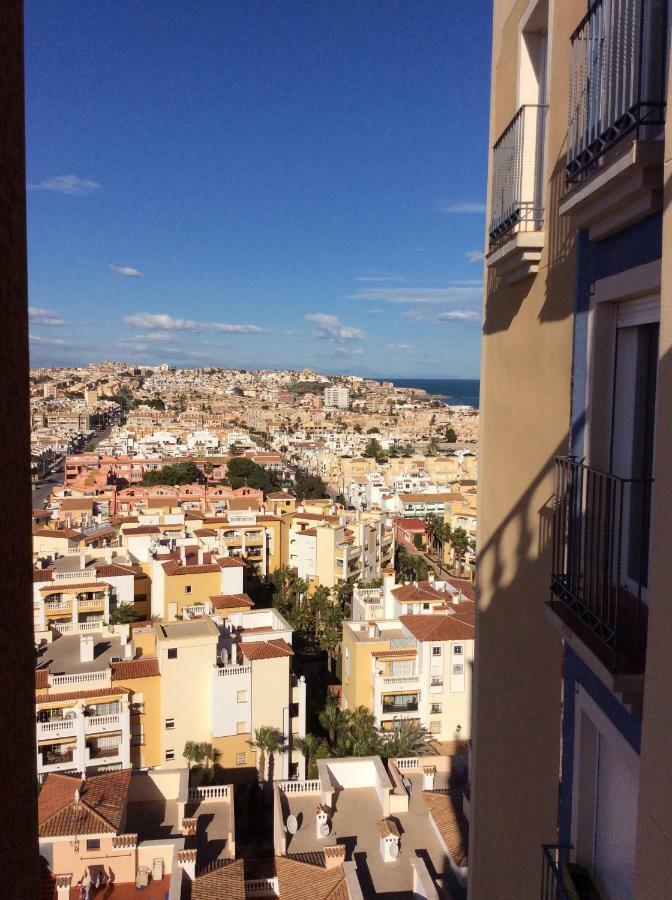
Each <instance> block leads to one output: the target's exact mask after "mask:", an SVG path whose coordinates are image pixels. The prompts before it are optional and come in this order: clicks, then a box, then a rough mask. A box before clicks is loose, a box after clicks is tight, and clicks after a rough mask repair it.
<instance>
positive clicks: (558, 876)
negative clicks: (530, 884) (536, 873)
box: [540, 844, 575, 900]
mask: <svg viewBox="0 0 672 900" xmlns="http://www.w3.org/2000/svg"><path fill="white" fill-rule="evenodd" d="M571 849H572V848H571V847H568V846H563V845H560V844H542V846H541V851H542V857H541V894H540V897H541V900H573V897H574V896H575V895H574V894H573V893H571V894H570V893H569V891H568V890H567V888H566V887H565V884H564V878H563V869H564V867H565V865H566V864H567V862H568V861H569V851H570V850H571Z"/></svg>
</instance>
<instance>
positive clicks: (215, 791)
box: [189, 784, 231, 802]
mask: <svg viewBox="0 0 672 900" xmlns="http://www.w3.org/2000/svg"><path fill="white" fill-rule="evenodd" d="M189 799H190V800H200V801H201V802H203V801H205V800H230V799H231V795H230V788H229V785H228V784H211V785H205V786H202V787H193V788H189Z"/></svg>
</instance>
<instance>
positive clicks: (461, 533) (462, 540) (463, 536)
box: [450, 528, 474, 575]
mask: <svg viewBox="0 0 672 900" xmlns="http://www.w3.org/2000/svg"><path fill="white" fill-rule="evenodd" d="M450 544H451V546H452V548H453V557H454V559H455V563H456V568H457V571H458V574H460V575H461V574H462V571H463V569H464V558H465V556H466V555H467V553H468V551H469V550H473V547H474V544H473V541H472V540H471V539H470V538H469V535H468V534H467V532H466V531H465V530H464V528H455V529H454V530H453V532H452V534H451V535H450Z"/></svg>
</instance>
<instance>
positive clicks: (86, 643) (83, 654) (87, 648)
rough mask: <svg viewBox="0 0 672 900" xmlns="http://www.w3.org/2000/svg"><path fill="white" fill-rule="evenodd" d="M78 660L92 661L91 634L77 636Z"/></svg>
mask: <svg viewBox="0 0 672 900" xmlns="http://www.w3.org/2000/svg"><path fill="white" fill-rule="evenodd" d="M79 661H80V662H83V663H85V662H93V635H92V634H80V636H79Z"/></svg>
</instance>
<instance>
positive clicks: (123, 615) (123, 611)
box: [110, 603, 140, 625]
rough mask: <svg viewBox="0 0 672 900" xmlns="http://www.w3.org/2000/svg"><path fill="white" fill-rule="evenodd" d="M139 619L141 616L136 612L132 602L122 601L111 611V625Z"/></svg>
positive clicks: (126, 623)
mask: <svg viewBox="0 0 672 900" xmlns="http://www.w3.org/2000/svg"><path fill="white" fill-rule="evenodd" d="M139 619H140V616H139V615H138V613H136V611H135V609H134V608H133V604H132V603H121V604H120V605H119V606H115V608H114V609H113V610H112V612H111V613H110V625H128V624H129V623H130V622H137V621H138V620H139Z"/></svg>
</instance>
